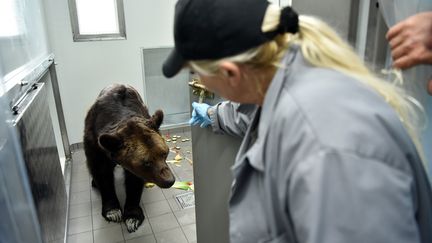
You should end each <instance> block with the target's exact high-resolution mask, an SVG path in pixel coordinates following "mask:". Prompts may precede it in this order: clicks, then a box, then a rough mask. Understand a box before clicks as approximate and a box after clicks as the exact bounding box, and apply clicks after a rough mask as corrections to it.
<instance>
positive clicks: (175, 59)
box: [162, 48, 186, 78]
mask: <svg viewBox="0 0 432 243" xmlns="http://www.w3.org/2000/svg"><path fill="white" fill-rule="evenodd" d="M185 63H186V61H185V60H184V59H183V57H182V56H181V55H180V54H179V53H178V52H177V50H176V49H175V48H174V49H173V50H172V51H171V53H170V55H169V56H168V58H167V59H166V60H165V62H164V64H163V66H162V73H163V75H164V76H165V77H167V78H172V77H174V76H175V75H176V74H177V73H178V72H180V70H181V69H182V68H183V66H184V65H185Z"/></svg>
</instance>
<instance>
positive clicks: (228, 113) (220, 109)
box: [208, 101, 256, 137]
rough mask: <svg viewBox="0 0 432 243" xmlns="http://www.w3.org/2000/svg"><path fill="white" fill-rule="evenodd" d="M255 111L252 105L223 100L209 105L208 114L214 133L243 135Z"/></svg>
mask: <svg viewBox="0 0 432 243" xmlns="http://www.w3.org/2000/svg"><path fill="white" fill-rule="evenodd" d="M240 109H241V110H242V111H241V112H240V111H239V110H240ZM255 111H256V106H254V105H242V104H239V103H235V102H230V101H225V102H221V103H219V104H217V105H215V106H213V107H210V108H209V110H208V114H209V116H210V119H211V121H212V123H211V125H212V128H213V131H214V132H215V133H219V134H229V135H231V136H238V137H244V135H245V133H246V130H247V128H248V127H249V124H250V122H251V119H252V116H253V114H255Z"/></svg>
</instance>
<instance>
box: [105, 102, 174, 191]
mask: <svg viewBox="0 0 432 243" xmlns="http://www.w3.org/2000/svg"><path fill="white" fill-rule="evenodd" d="M162 120H163V113H162V111H160V110H158V111H156V112H155V114H154V115H153V116H152V117H151V118H150V119H143V118H141V117H132V118H129V119H127V120H126V121H124V122H122V123H121V124H119V125H118V126H117V127H116V128H115V129H113V131H111V132H107V133H103V134H101V135H100V136H99V139H98V140H99V145H100V146H101V147H102V149H103V150H104V151H105V152H106V153H107V155H108V157H109V158H111V159H112V160H113V161H115V162H116V163H118V164H120V165H121V166H123V168H125V169H127V170H128V171H130V172H132V173H133V174H135V175H136V176H138V177H140V178H142V179H143V180H144V181H146V182H153V183H155V184H156V185H158V186H159V187H161V188H169V187H171V186H172V185H173V184H174V182H175V178H174V175H173V173H172V172H171V170H170V168H169V167H168V165H167V163H166V158H167V156H168V153H169V148H168V146H167V145H166V143H165V140H164V139H163V138H162V136H161V135H160V133H159V127H160V125H161V124H162Z"/></svg>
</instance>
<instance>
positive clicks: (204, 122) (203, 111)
mask: <svg viewBox="0 0 432 243" xmlns="http://www.w3.org/2000/svg"><path fill="white" fill-rule="evenodd" d="M192 107H193V111H192V118H191V119H190V120H189V124H190V125H192V126H195V125H198V124H201V125H200V127H207V126H209V125H211V120H210V117H209V116H208V114H207V110H208V109H209V108H210V106H209V105H208V104H206V103H197V102H193V103H192Z"/></svg>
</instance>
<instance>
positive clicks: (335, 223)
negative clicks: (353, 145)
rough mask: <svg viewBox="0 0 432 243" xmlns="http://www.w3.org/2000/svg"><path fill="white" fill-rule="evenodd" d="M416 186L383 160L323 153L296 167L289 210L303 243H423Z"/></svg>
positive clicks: (288, 205) (290, 185) (341, 153)
mask: <svg viewBox="0 0 432 243" xmlns="http://www.w3.org/2000/svg"><path fill="white" fill-rule="evenodd" d="M412 183H413V181H412V176H411V175H409V174H407V173H406V172H402V171H399V170H398V169H395V168H391V167H390V166H388V165H386V164H385V163H383V162H381V161H377V160H374V159H370V158H361V157H358V156H357V155H353V154H350V153H345V152H335V151H321V152H319V153H317V154H313V155H310V156H308V158H307V159H305V160H304V161H301V162H300V163H298V164H296V166H295V169H294V170H293V172H292V174H291V176H290V179H289V186H288V193H287V195H288V197H287V200H286V208H288V210H289V212H290V214H291V217H292V222H293V224H294V231H295V234H296V237H297V239H298V242H299V243H346V242H350V243H363V242H368V243H382V242H392V243H406V242H420V240H419V232H418V226H417V223H416V220H415V216H414V215H415V211H416V209H415V207H414V201H413V191H412V190H413V185H412Z"/></svg>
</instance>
